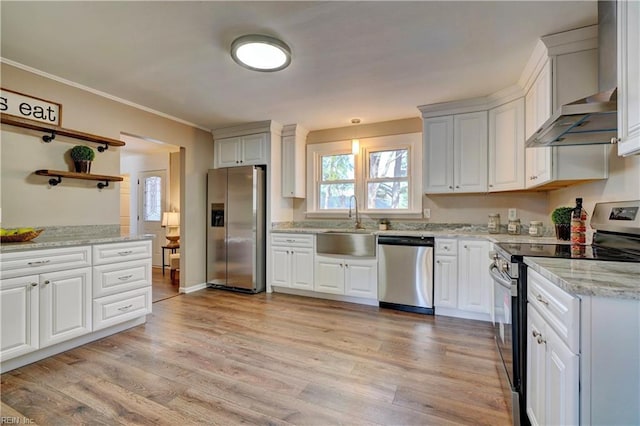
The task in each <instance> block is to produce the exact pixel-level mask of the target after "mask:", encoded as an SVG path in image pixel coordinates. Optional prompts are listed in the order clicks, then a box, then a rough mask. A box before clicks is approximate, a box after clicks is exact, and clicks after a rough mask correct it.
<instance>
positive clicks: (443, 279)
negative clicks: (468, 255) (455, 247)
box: [433, 255, 458, 309]
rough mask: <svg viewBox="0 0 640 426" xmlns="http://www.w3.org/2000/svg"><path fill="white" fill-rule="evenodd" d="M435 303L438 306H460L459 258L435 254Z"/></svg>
mask: <svg viewBox="0 0 640 426" xmlns="http://www.w3.org/2000/svg"><path fill="white" fill-rule="evenodd" d="M433 293H434V296H433V305H434V306H435V307H436V308H453V309H455V308H457V307H458V258H457V257H456V256H441V255H436V256H435V268H434V289H433Z"/></svg>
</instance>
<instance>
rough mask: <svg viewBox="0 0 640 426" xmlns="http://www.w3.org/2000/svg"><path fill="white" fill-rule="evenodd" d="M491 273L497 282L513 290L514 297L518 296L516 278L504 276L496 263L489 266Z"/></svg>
mask: <svg viewBox="0 0 640 426" xmlns="http://www.w3.org/2000/svg"><path fill="white" fill-rule="evenodd" d="M489 275H491V278H493V280H494V281H495V282H497V283H498V284H500V285H501V286H502V287H504V288H506V289H507V290H509V291H510V292H511V296H513V297H517V296H518V285H517V283H514V280H511V279H506V278H504V277H503V276H502V274H500V272H499V271H498V267H497V266H496V265H495V263H494V264H492V265H491V266H489Z"/></svg>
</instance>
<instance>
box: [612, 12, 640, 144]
mask: <svg viewBox="0 0 640 426" xmlns="http://www.w3.org/2000/svg"><path fill="white" fill-rule="evenodd" d="M617 17H618V137H619V138H620V142H619V143H618V155H630V154H640V79H639V78H638V76H639V75H640V37H638V34H639V33H640V2H637V1H618V13H617Z"/></svg>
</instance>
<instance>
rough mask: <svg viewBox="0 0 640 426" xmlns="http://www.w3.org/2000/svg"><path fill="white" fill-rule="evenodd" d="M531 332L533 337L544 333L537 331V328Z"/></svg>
mask: <svg viewBox="0 0 640 426" xmlns="http://www.w3.org/2000/svg"><path fill="white" fill-rule="evenodd" d="M531 334H532V335H533V337H538V336H542V334H541V333H540V332H538V331H535V330H533V331H532V332H531Z"/></svg>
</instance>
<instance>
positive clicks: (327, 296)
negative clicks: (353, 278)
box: [271, 286, 378, 306]
mask: <svg viewBox="0 0 640 426" xmlns="http://www.w3.org/2000/svg"><path fill="white" fill-rule="evenodd" d="M271 290H272V291H273V292H274V293H285V294H293V295H294V296H305V297H315V298H316V299H329V300H337V301H339V302H348V303H357V304H359V305H369V306H378V301H377V300H376V299H365V298H362V297H353V296H345V295H342V294H331V293H319V292H317V291H310V290H300V289H297V288H290V287H276V286H271Z"/></svg>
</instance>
